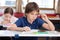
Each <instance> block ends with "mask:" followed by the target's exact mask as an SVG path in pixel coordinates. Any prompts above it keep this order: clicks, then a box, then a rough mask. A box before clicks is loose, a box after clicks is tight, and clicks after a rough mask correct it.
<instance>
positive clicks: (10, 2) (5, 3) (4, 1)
mask: <svg viewBox="0 0 60 40" xmlns="http://www.w3.org/2000/svg"><path fill="white" fill-rule="evenodd" d="M6 7H12V8H13V10H14V11H15V8H16V0H0V12H3V11H4V9H5V8H6Z"/></svg>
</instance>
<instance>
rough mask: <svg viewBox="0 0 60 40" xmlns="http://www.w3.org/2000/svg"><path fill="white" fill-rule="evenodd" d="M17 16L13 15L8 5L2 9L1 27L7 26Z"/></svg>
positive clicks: (13, 21)
mask: <svg viewBox="0 0 60 40" xmlns="http://www.w3.org/2000/svg"><path fill="white" fill-rule="evenodd" d="M17 20H18V18H16V17H14V16H13V9H12V8H10V7H7V8H6V9H5V10H4V14H3V16H2V17H0V25H3V27H7V28H8V27H9V26H11V24H14V23H15V22H16V21H17Z"/></svg>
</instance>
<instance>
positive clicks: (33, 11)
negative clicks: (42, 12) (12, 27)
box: [25, 2, 39, 20]
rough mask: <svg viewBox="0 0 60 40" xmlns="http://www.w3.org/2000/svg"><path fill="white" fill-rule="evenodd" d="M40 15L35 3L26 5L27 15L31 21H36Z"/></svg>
mask: <svg viewBox="0 0 60 40" xmlns="http://www.w3.org/2000/svg"><path fill="white" fill-rule="evenodd" d="M38 14H39V7H38V5H37V4H36V3H35V2H30V3H28V4H27V5H26V9H25V15H26V17H28V18H29V19H30V20H35V19H36V18H37V15H38Z"/></svg>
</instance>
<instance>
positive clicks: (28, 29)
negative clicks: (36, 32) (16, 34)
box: [23, 26, 31, 31]
mask: <svg viewBox="0 0 60 40" xmlns="http://www.w3.org/2000/svg"><path fill="white" fill-rule="evenodd" d="M23 30H24V31H30V30H31V29H30V27H28V26H25V27H23Z"/></svg>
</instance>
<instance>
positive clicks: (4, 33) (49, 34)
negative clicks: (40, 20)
mask: <svg viewBox="0 0 60 40" xmlns="http://www.w3.org/2000/svg"><path fill="white" fill-rule="evenodd" d="M16 34H18V35H19V36H22V37H60V32H57V31H46V32H31V31H30V32H18V31H9V30H0V36H1V37H6V36H8V37H14V36H15V35H16Z"/></svg>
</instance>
